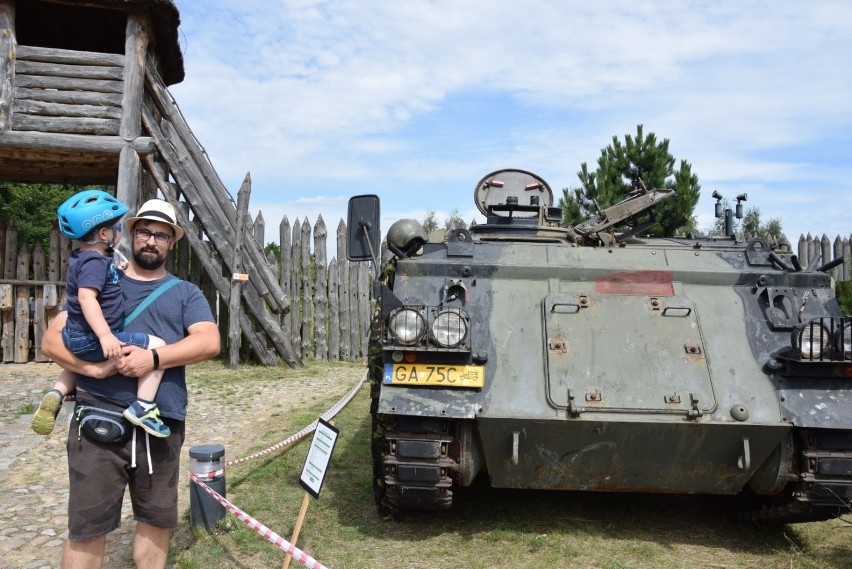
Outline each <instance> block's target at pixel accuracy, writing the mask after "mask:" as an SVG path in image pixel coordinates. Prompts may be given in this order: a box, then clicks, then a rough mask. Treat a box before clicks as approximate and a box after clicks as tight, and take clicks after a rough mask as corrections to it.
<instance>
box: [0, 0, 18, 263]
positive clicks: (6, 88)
mask: <svg viewBox="0 0 852 569" xmlns="http://www.w3.org/2000/svg"><path fill="white" fill-rule="evenodd" d="M15 35H16V34H15V3H14V2H13V1H10V0H2V1H0V133H3V132H6V131H7V130H8V129H9V125H11V124H12V104H13V102H14V99H15V43H16V40H15ZM0 269H2V267H0Z"/></svg>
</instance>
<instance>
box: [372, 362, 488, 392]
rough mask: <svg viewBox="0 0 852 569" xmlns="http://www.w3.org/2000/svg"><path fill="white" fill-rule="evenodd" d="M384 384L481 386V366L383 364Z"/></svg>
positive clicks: (482, 377) (482, 379) (483, 378)
mask: <svg viewBox="0 0 852 569" xmlns="http://www.w3.org/2000/svg"><path fill="white" fill-rule="evenodd" d="M384 383H385V385H406V386H409V387H411V386H417V385H424V386H429V387H482V386H484V385H485V368H484V367H483V366H466V365H435V364H396V365H395V364H385V376H384Z"/></svg>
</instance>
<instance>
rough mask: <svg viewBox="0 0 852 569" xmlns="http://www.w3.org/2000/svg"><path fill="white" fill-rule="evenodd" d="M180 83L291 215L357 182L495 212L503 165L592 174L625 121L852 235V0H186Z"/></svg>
mask: <svg viewBox="0 0 852 569" xmlns="http://www.w3.org/2000/svg"><path fill="white" fill-rule="evenodd" d="M176 4H177V7H178V9H179V10H180V13H181V27H180V42H181V47H182V50H183V52H184V58H185V60H184V64H185V68H186V79H185V80H184V81H183V82H182V83H180V84H178V85H174V86H172V87H171V88H170V90H171V92H172V94H173V95H174V97H175V99H176V100H177V102H178V104H179V106H180V107H181V110H182V111H183V113H184V114H185V116H186V117H187V120H188V122H189V124H190V127H191V128H192V129H193V131H194V132H195V134H196V136H197V137H198V139H199V140H200V141H201V143H202V144H203V145H204V147H205V148H206V150H207V152H208V154H209V155H210V157H211V160H212V161H213V164H214V166H215V167H216V169H217V170H218V172H219V173H220V175H221V176H222V179H223V180H224V182H225V184H226V186H227V187H228V188H229V189H231V191H232V193H234V194H236V191H237V190H238V189H239V186H240V183H241V182H242V179H243V177H244V176H245V174H246V172H251V176H252V195H251V202H250V203H251V205H250V209H251V212H252V215H255V216H256V215H257V213H258V211H261V212H263V217H264V220H265V223H266V237H267V238H266V240H267V241H273V240H274V241H277V240H278V239H277V237H278V225H279V223H280V221H281V219H282V218H283V216H284V215H285V214H286V215H287V217H288V218H289V220H290V222H291V223H293V221H294V220H296V219H299V220H300V221H301V220H304V219H305V218H306V217H307V218H308V219H309V220H310V222H311V223H313V222H314V221H315V220H316V218H317V216H318V215H319V214H322V216H323V219H324V220H325V222H326V225H328V226H329V231H330V233H331V232H333V231H334V229H335V228H336V227H337V224H338V222H339V221H340V219H341V218H343V217H345V214H346V202H347V200H348V198H349V197H350V196H352V195H356V194H360V193H376V194H378V195H379V196H380V197H381V199H382V214H383V229H385V230H386V229H387V228H388V227H389V225H390V223H391V222H392V221H394V220H396V219H399V218H401V217H415V218H418V219H423V217H424V216H425V214H426V211H427V210H430V209H431V210H435V211H436V212H437V216H438V218H439V220H441V219H443V218H444V217H446V216H447V215H448V214H449V213H450V212H452V211H454V210H458V211H459V212H460V213H461V215H462V217H463V218H465V219H466V220H472V219H481V217H479V214H478V211H477V210H476V207H475V205H474V203H473V199H472V198H473V190H474V185H475V184H476V182H477V181H479V179H480V178H481V177H482V176H484V175H485V174H487V173H489V172H491V171H493V170H497V169H501V168H507V167H508V168H521V169H524V170H530V171H533V172H535V173H537V174H539V175H541V176H542V177H543V178H544V179H545V180H547V181H548V183H549V184H550V185H551V187H552V188H553V190H554V193H555V194H556V199H557V200H558V197H559V196H560V195H561V193H562V192H561V190H562V188H565V187H569V186H572V187H573V186H576V185H577V184H578V180H577V172H578V171H579V169H580V165H581V164H582V163H583V162H587V163H588V164H589V165H590V166H593V165H594V164H595V162H596V160H597V158H598V157H599V156H600V152H601V149H602V148H604V147H605V146H607V145H608V144H609V143H610V142H611V140H612V137H613V136H618V137H619V138H620V139H622V140H623V138H624V135H625V134H634V133H635V131H636V125H638V124H643V125H644V128H645V132H646V133H647V132H654V133H655V134H656V135H657V137H658V138H661V139H662V138H668V139H669V140H670V141H671V142H670V147H669V149H670V152H671V153H672V154H673V155H674V156H675V158H677V159H678V160H680V159H683V160H687V161H688V162H690V163H691V165H692V170H693V173H695V174H696V175H697V176H698V178H699V181H700V183H701V187H702V191H701V200H700V202H699V204H698V207H697V208H696V212H695V213H696V215H697V217H698V222H699V227H701V228H704V229H706V228H709V227H711V226H712V224H713V221H714V219H713V203H714V201H715V200H713V199H712V198H711V197H710V195H711V194H712V193H713V191H714V190H716V191H719V192H720V193H721V194H722V195H723V196H725V197H726V198H729V199H731V200H733V198H734V197H735V196H736V195H737V194H740V193H743V192H747V193H748V202H747V203H746V207H752V206H753V207H757V208H759V209H760V213H761V218H762V220H763V221H767V220H768V219H770V218H773V217H777V218H780V219H781V222H782V226H783V229H784V231H785V233H786V234H787V236H788V237H789V238H790V239H791V240H793V241H794V242H795V240H796V239H797V238H798V236H799V234H802V233H812V234H818V235H822V233H826V234H828V235H829V237H830V238H831V239H834V237H835V236H836V235H838V234H840V235H847V236H848V235H849V234H850V233H852V72H850V71H852V3H850V2H846V1H836V2H832V1H815V2H801V1H795V2H794V1H785V0H780V1H766V2H751V1H739V2H687V1H674V0H673V1H644V2H635V1H629V2H621V1H613V2H594V3H592V2H573V1H564V0H563V1H547V0H527V1H525V2H517V1H508V0H469V1H452V0H433V1H417V0H411V1H405V2H401V1H377V0H374V1H365V0H346V1H338V0H319V1H314V0H293V1H280V0H274V1H270V0H241V1H240V2H233V1H232V0H204V1H201V0H176Z"/></svg>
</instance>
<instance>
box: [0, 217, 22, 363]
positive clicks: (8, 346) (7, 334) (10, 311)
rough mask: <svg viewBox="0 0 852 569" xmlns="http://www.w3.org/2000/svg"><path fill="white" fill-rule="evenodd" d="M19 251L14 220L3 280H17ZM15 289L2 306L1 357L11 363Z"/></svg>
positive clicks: (9, 293) (10, 225)
mask: <svg viewBox="0 0 852 569" xmlns="http://www.w3.org/2000/svg"><path fill="white" fill-rule="evenodd" d="M17 249H18V230H17V228H16V227H15V221H14V220H12V221H10V222H9V225H8V226H7V227H6V251H5V253H4V256H5V258H6V261H5V264H6V266H5V269H4V271H3V278H4V279H7V280H11V279H13V278H15V269H16V267H17V264H16V258H15V253H16V252H17ZM12 290H13V288H12V287H11V286H9V290H8V293H7V294H8V295H9V301H8V302H4V303H3V304H2V307H3V308H2V310H3V333H2V336H0V352H2V353H0V357H2V360H0V361H4V362H11V361H12V360H13V359H14V357H15V355H14V347H15V312H14V308H15V306H14V305H13V304H12V298H13V296H14V293H13V292H12Z"/></svg>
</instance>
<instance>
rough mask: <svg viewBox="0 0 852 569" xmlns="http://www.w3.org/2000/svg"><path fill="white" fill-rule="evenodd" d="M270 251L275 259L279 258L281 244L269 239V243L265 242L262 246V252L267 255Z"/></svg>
mask: <svg viewBox="0 0 852 569" xmlns="http://www.w3.org/2000/svg"><path fill="white" fill-rule="evenodd" d="M270 252H272V254H273V255H274V256H275V258H276V259H280V258H281V245H279V244H278V243H276V242H275V241H270V242H269V243H267V244H266V247H264V248H263V254H264V255H269V253H270Z"/></svg>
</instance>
